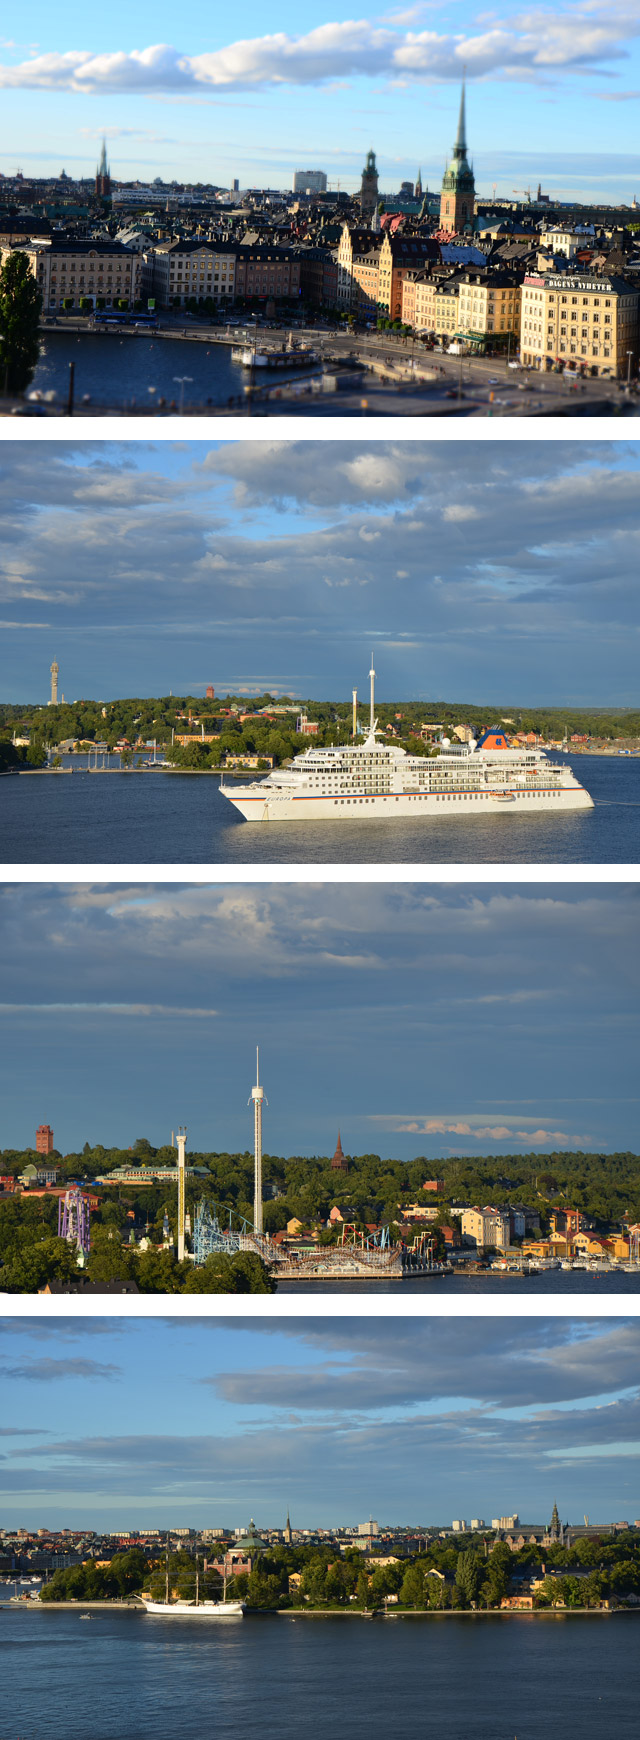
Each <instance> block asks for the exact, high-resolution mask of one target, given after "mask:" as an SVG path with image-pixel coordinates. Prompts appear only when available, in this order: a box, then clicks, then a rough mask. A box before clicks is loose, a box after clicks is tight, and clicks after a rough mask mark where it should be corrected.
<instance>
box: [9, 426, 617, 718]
mask: <svg viewBox="0 0 640 1740" xmlns="http://www.w3.org/2000/svg"><path fill="white" fill-rule="evenodd" d="M638 478H639V455H638V450H637V443H635V442H633V441H630V440H624V439H622V440H621V439H617V440H615V441H612V440H607V441H599V440H594V439H589V438H588V439H586V440H571V439H567V440H565V439H562V440H560V441H544V442H540V441H518V442H515V443H514V442H511V441H507V440H503V439H498V440H496V441H494V440H488V441H482V442H479V441H475V440H464V439H463V440H459V441H456V442H455V443H449V442H446V441H442V442H438V441H425V442H422V441H420V442H417V441H408V440H407V441H404V440H383V441H380V442H377V441H371V440H358V439H356V440H347V441H336V442H326V441H317V440H307V439H304V438H303V439H300V440H295V441H283V440H280V439H278V438H276V437H274V438H273V439H271V438H269V439H267V440H265V441H225V440H219V439H218V440H214V441H193V442H192V441H189V442H188V443H187V442H183V441H180V442H177V441H175V440H170V441H164V440H162V439H158V440H154V441H152V442H144V443H142V442H138V441H122V440H120V439H118V437H117V435H116V436H115V438H114V439H113V440H112V441H110V442H109V443H108V444H107V443H104V442H101V441H96V440H89V441H80V440H77V439H75V438H74V437H72V438H71V440H70V441H65V442H62V441H61V442H55V443H54V442H38V441H34V442H31V441H30V442H29V443H28V444H24V443H19V442H11V441H6V442H3V444H2V451H1V452H0V534H1V543H0V550H1V553H0V615H1V617H2V621H1V623H0V626H1V627H2V628H3V629H4V631H5V632H4V634H3V637H2V639H3V650H2V655H1V659H0V700H3V701H16V702H20V701H23V702H27V701H37V700H41V701H42V702H46V701H47V700H48V698H49V693H50V686H49V685H50V678H49V667H50V665H51V662H52V660H53V659H54V658H56V659H57V661H58V664H59V666H60V677H59V694H60V695H61V696H62V695H63V694H64V696H65V698H66V700H76V699H78V698H80V697H85V698H91V699H96V700H97V699H100V700H110V699H113V698H115V697H117V696H119V695H120V696H124V695H130V696H135V695H139V696H144V695H168V694H169V691H172V692H173V693H174V694H190V693H191V694H194V695H195V696H199V695H200V696H202V697H203V698H204V694H205V689H206V686H207V684H208V683H213V684H214V686H215V689H216V692H217V694H224V693H226V692H242V693H245V694H248V695H251V694H256V693H260V692H262V691H264V690H265V689H269V690H270V691H271V692H272V693H276V694H278V693H279V694H283V693H292V694H293V695H294V696H301V697H303V698H305V699H306V698H311V699H313V698H315V699H339V698H341V699H347V700H349V699H350V697H351V690H352V687H353V685H354V684H357V686H358V688H359V690H360V693H361V694H363V692H364V691H365V689H366V687H367V673H368V670H369V664H370V659H371V650H372V648H373V651H374V660H375V665H376V670H377V673H378V676H377V693H378V696H379V697H380V699H381V700H397V701H401V700H421V699H424V700H452V701H456V700H459V701H460V702H467V703H468V704H470V705H473V703H474V702H476V703H477V704H487V703H489V704H491V703H495V704H496V706H498V705H503V706H506V705H520V706H525V707H526V706H535V705H538V706H544V705H546V704H549V705H553V704H556V705H569V706H571V705H575V706H588V705H593V706H607V705H611V706H618V707H620V706H629V707H632V706H637V705H638V704H639V699H640V696H639V688H638V660H637V639H638V628H639V620H640V616H639V595H638V585H637V573H636V568H637V562H636V547H637V541H638V533H639V528H640V507H639V505H638V504H639V492H638Z"/></svg>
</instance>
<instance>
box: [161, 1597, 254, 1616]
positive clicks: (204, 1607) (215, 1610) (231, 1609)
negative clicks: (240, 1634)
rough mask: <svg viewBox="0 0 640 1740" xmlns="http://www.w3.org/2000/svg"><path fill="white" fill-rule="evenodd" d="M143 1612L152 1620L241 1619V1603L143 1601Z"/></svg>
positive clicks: (242, 1608) (242, 1606) (242, 1609)
mask: <svg viewBox="0 0 640 1740" xmlns="http://www.w3.org/2000/svg"><path fill="white" fill-rule="evenodd" d="M142 1605H143V1607H144V1609H145V1612H147V1613H150V1614H151V1615H152V1617H153V1618H154V1619H242V1615H243V1613H244V1603H243V1602H242V1601H200V1602H199V1603H198V1606H197V1607H196V1604H195V1602H191V1601H145V1599H144V1597H143V1600H142Z"/></svg>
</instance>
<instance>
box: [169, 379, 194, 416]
mask: <svg viewBox="0 0 640 1740" xmlns="http://www.w3.org/2000/svg"><path fill="white" fill-rule="evenodd" d="M173 378H174V381H175V382H176V383H177V385H178V386H179V388H180V412H179V415H180V416H181V417H182V415H183V413H184V388H185V381H189V382H191V381H192V380H193V375H174V377H173Z"/></svg>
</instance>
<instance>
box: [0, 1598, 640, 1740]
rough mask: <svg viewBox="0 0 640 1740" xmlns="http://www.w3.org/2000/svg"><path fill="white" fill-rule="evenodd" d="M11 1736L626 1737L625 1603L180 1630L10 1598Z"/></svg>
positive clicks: (638, 1668) (5, 1636)
mask: <svg viewBox="0 0 640 1740" xmlns="http://www.w3.org/2000/svg"><path fill="white" fill-rule="evenodd" d="M0 1637H1V1639H2V1657H3V1692H2V1715H1V1717H0V1735H1V1740H44V1737H45V1736H46V1740H164V1737H165V1736H167V1735H170V1736H171V1740H193V1736H195V1735H199V1736H204V1737H206V1740H209V1737H210V1736H215V1740H239V1736H240V1735H242V1736H243V1737H244V1740H299V1736H300V1734H301V1733H302V1732H303V1731H304V1732H305V1733H309V1734H312V1735H313V1736H314V1740H335V1736H336V1735H342V1734H346V1735H348V1736H349V1740H389V1736H390V1735H395V1736H398V1737H399V1740H404V1737H405V1736H408V1735H414V1734H415V1735H419V1736H420V1740H471V1737H473V1740H514V1735H515V1736H517V1740H541V1736H542V1735H545V1734H549V1735H551V1734H562V1736H563V1740H603V1737H604V1736H606V1735H610V1736H612V1737H615V1740H627V1737H630V1736H632V1735H633V1736H634V1740H635V1736H636V1734H637V1719H638V1718H637V1712H638V1700H639V1697H640V1652H639V1650H638V1641H639V1639H640V1621H639V1618H638V1615H637V1614H636V1613H633V1612H630V1613H625V1614H600V1613H594V1614H584V1615H580V1614H575V1615H573V1616H571V1615H568V1614H562V1615H561V1614H544V1615H537V1614H509V1615H495V1616H494V1615H490V1614H488V1615H476V1614H464V1615H462V1616H458V1615H431V1616H429V1617H428V1618H423V1617H421V1616H416V1617H415V1618H413V1617H412V1618H408V1619H402V1620H396V1619H394V1620H383V1619H380V1620H373V1621H371V1620H368V1619H365V1618H362V1617H360V1616H357V1617H356V1616H355V1615H353V1614H349V1615H345V1616H344V1617H337V1618H332V1617H330V1616H327V1617H323V1618H320V1619H311V1618H303V1617H299V1618H297V1619H292V1618H290V1617H283V1616H280V1615H278V1616H275V1615H274V1616H271V1615H265V1616H260V1617H255V1618H245V1619H244V1620H238V1621H235V1622H233V1621H232V1622H229V1623H228V1624H226V1625H223V1626H221V1625H213V1624H212V1625H211V1626H209V1627H206V1626H202V1625H201V1624H199V1623H197V1622H196V1623H194V1624H193V1625H190V1624H189V1622H188V1621H187V1620H184V1621H181V1622H180V1625H179V1627H178V1628H176V1627H174V1626H172V1625H171V1623H170V1622H168V1621H164V1620H153V1619H150V1618H149V1617H142V1616H140V1615H138V1614H137V1613H135V1612H131V1611H125V1612H120V1613H118V1612H117V1611H109V1610H106V1609H103V1610H102V1611H100V1612H97V1611H95V1610H94V1611H93V1613H92V1616H91V1623H90V1624H87V1623H86V1622H85V1623H83V1621H82V1619H81V1615H80V1612H79V1611H77V1610H75V1611H73V1612H70V1613H65V1612H60V1611H56V1612H49V1613H47V1612H46V1611H44V1612H43V1611H41V1610H40V1611H38V1612H36V1613H33V1612H28V1613H24V1612H20V1611H17V1610H10V1611H7V1610H4V1611H2V1612H1V1613H0Z"/></svg>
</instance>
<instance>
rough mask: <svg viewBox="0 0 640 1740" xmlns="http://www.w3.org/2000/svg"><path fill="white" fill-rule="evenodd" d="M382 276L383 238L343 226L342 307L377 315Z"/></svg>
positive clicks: (340, 255) (340, 258)
mask: <svg viewBox="0 0 640 1740" xmlns="http://www.w3.org/2000/svg"><path fill="white" fill-rule="evenodd" d="M379 274H380V237H379V235H376V233H375V231H372V230H354V229H350V228H349V225H348V224H343V226H342V235H341V237H340V242H339V246H338V291H337V297H338V307H339V308H344V309H348V310H349V312H351V313H354V314H368V315H375V314H377V312H378V296H379Z"/></svg>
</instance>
